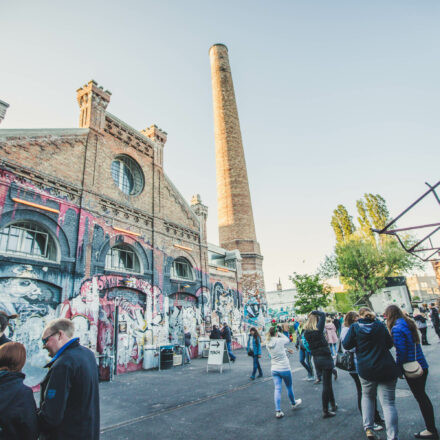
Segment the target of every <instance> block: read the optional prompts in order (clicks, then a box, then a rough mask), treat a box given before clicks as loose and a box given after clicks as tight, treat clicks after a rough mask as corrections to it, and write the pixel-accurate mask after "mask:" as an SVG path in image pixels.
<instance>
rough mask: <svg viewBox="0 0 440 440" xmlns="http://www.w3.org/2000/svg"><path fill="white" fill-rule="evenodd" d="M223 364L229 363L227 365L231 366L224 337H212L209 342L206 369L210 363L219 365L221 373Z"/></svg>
mask: <svg viewBox="0 0 440 440" xmlns="http://www.w3.org/2000/svg"><path fill="white" fill-rule="evenodd" d="M224 364H229V366H231V364H230V361H229V355H228V350H227V347H226V341H225V340H224V339H212V340H211V342H210V344H209V355H208V363H207V365H206V371H208V369H209V366H210V365H211V366H212V365H217V366H219V367H220V373H222V372H223V365H224Z"/></svg>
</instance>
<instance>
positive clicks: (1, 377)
mask: <svg viewBox="0 0 440 440" xmlns="http://www.w3.org/2000/svg"><path fill="white" fill-rule="evenodd" d="M25 362H26V349H25V348H24V345H23V344H20V343H19V342H7V343H6V344H3V345H2V346H1V347H0V440H35V439H37V438H38V421H37V407H36V405H35V400H34V394H33V392H32V390H31V389H30V388H29V387H27V386H26V385H24V384H23V379H24V378H25V375H24V374H23V373H22V372H21V370H22V368H23V366H24V364H25Z"/></svg>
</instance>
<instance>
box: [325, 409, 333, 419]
mask: <svg viewBox="0 0 440 440" xmlns="http://www.w3.org/2000/svg"><path fill="white" fill-rule="evenodd" d="M335 415H336V413H334V412H333V411H326V412H324V413H323V414H322V418H323V419H328V418H329V417H334V416H335Z"/></svg>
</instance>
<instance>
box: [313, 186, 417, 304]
mask: <svg viewBox="0 0 440 440" xmlns="http://www.w3.org/2000/svg"><path fill="white" fill-rule="evenodd" d="M356 208H357V213H358V217H357V221H358V224H359V226H358V228H357V229H356V227H355V226H354V224H353V221H352V217H351V216H350V215H349V213H348V211H347V209H346V208H345V207H344V206H343V205H338V206H337V208H336V209H335V210H334V211H333V216H332V220H331V226H332V228H333V230H334V232H335V236H336V247H335V252H334V254H333V255H331V256H327V257H326V259H325V261H324V263H323V264H322V265H321V267H320V269H319V273H320V275H321V277H323V278H334V277H337V276H339V277H340V279H341V282H342V283H343V284H344V285H345V286H346V287H347V289H348V291H349V293H350V295H351V297H352V300H353V301H354V302H355V303H356V302H357V303H361V302H363V303H366V304H368V305H370V302H369V298H370V296H371V295H373V294H374V293H376V292H377V291H378V290H380V289H381V288H383V287H385V285H386V277H390V276H398V275H402V274H404V273H406V272H408V271H410V270H413V269H416V268H417V269H419V268H422V267H423V264H422V263H421V262H420V261H419V260H418V259H417V258H416V257H414V256H413V255H411V254H408V253H407V252H405V251H404V250H403V249H402V247H401V246H400V245H399V243H398V242H397V241H396V240H395V239H394V238H391V237H380V238H379V237H378V235H377V234H375V233H373V232H372V231H371V228H374V229H383V228H384V227H385V225H386V224H387V223H388V222H389V221H390V215H389V211H388V208H387V205H386V202H385V199H384V198H383V197H382V196H380V195H379V194H371V193H367V194H364V197H363V198H361V199H359V200H357V201H356ZM410 240H411V238H410V237H408V241H410Z"/></svg>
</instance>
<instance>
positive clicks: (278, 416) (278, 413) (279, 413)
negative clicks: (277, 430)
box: [275, 411, 284, 419]
mask: <svg viewBox="0 0 440 440" xmlns="http://www.w3.org/2000/svg"><path fill="white" fill-rule="evenodd" d="M275 417H276V418H277V419H281V417H284V413H283V412H282V411H277V412H276V413H275Z"/></svg>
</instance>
